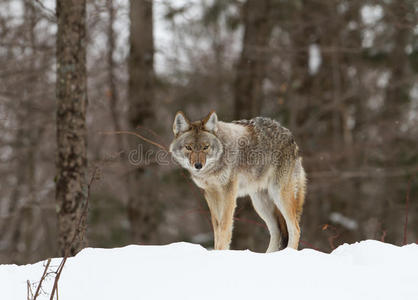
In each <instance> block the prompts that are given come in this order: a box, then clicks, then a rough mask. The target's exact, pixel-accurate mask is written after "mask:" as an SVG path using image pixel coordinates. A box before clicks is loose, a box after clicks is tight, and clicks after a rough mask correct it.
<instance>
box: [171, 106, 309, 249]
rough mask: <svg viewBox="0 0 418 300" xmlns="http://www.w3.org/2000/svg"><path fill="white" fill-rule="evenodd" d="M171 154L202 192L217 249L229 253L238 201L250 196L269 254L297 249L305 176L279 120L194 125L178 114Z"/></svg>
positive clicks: (213, 115)
mask: <svg viewBox="0 0 418 300" xmlns="http://www.w3.org/2000/svg"><path fill="white" fill-rule="evenodd" d="M173 132H174V140H173V142H172V143H171V145H170V152H171V153H172V155H173V157H174V159H175V160H176V161H177V162H178V163H179V164H180V165H181V166H182V167H183V168H185V169H187V170H188V171H189V172H190V174H191V178H192V179H193V181H194V182H195V183H196V185H197V186H198V187H200V188H202V189H203V190H204V194H205V198H206V201H207V203H208V206H209V209H210V213H211V219H212V226H213V231H214V239H215V249H218V250H222V249H229V245H230V243H231V238H232V226H233V217H234V210H235V207H236V198H237V197H242V196H245V195H249V196H250V197H251V200H252V204H253V206H254V208H255V210H256V212H257V213H258V215H259V216H260V217H261V218H262V219H263V220H264V222H265V223H266V225H267V228H268V230H269V232H270V243H269V246H268V248H267V252H273V251H277V250H279V249H280V246H282V247H286V246H287V247H292V248H294V249H297V248H298V244H299V236H300V229H299V220H300V215H301V213H302V206H303V202H304V198H305V190H306V177H305V171H304V169H303V167H302V158H301V157H300V155H299V149H298V146H297V145H296V143H295V140H294V138H293V136H292V134H291V133H290V131H289V130H288V129H286V128H284V127H282V126H281V125H280V124H279V123H278V122H277V121H274V120H272V119H269V118H263V117H256V118H254V119H251V120H240V121H233V122H232V123H226V122H222V121H218V117H217V115H216V113H215V112H214V111H212V112H210V113H209V115H208V116H207V117H206V118H204V119H203V120H199V121H196V122H190V121H189V120H188V119H187V118H186V116H185V115H184V114H183V112H181V111H180V112H178V113H177V114H176V116H175V119H174V123H173Z"/></svg>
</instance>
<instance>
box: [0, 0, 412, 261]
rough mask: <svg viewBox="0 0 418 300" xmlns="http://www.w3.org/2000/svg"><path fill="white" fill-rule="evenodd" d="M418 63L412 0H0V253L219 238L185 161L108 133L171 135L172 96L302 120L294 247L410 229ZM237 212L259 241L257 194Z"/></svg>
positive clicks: (230, 113) (225, 114) (33, 255)
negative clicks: (79, 224) (80, 236)
mask: <svg viewBox="0 0 418 300" xmlns="http://www.w3.org/2000/svg"><path fill="white" fill-rule="evenodd" d="M417 79H418V1H417V0H381V1H377V0H374V1H372V0H370V1H369V0H292V1H291V0H193V1H187V0H181V1H175V0H155V1H152V0H130V1H128V0H118V1H112V0H90V1H86V0H57V1H56V3H55V1H48V0H0V178H1V180H0V263H28V262H34V261H37V260H40V259H44V258H46V257H51V256H59V255H63V253H64V249H67V248H68V247H70V244H72V246H71V247H72V248H71V254H75V253H76V252H77V251H78V250H79V249H81V248H82V247H86V246H90V247H120V246H124V245H128V244H132V243H137V244H167V243H171V242H176V241H188V242H193V243H200V244H202V245H204V246H206V247H212V245H213V237H212V228H211V224H210V215H209V210H208V208H207V205H206V202H205V200H204V197H203V194H202V193H201V191H200V190H199V189H198V188H197V187H196V186H195V185H194V183H193V182H192V181H191V180H190V179H189V175H188V174H187V173H186V172H185V171H183V170H182V169H180V167H179V166H177V165H176V164H174V163H172V162H171V159H170V157H169V156H167V159H166V160H167V163H161V161H158V160H157V159H156V157H155V153H157V151H158V150H159V148H158V147H155V146H154V145H151V144H149V143H146V142H144V141H143V140H141V139H138V138H137V137H135V136H133V135H127V134H120V135H115V134H104V133H105V132H108V131H121V130H127V131H131V132H136V133H138V134H141V135H142V136H144V137H147V138H148V139H150V140H152V141H154V142H156V143H158V144H160V145H162V146H164V147H167V146H168V145H169V143H170V142H171V140H172V122H173V118H174V114H175V113H176V112H177V111H178V110H183V111H184V112H185V113H186V115H187V116H189V117H190V118H191V119H199V118H202V117H203V116H205V115H206V114H207V113H208V112H209V111H210V110H216V112H217V114H218V116H219V117H220V119H221V120H223V121H232V120H235V119H242V118H252V117H255V116H259V115H262V116H266V117H271V118H274V119H276V120H278V121H280V122H281V123H282V124H283V125H284V126H285V127H287V128H289V129H290V130H291V131H292V132H293V134H294V135H295V137H296V141H297V143H298V145H299V147H300V148H301V149H302V152H303V159H304V166H305V169H306V172H307V176H308V193H307V198H306V202H305V203H306V204H305V206H304V213H303V215H302V219H301V229H302V235H301V244H300V248H307V247H308V248H315V249H319V250H322V251H325V252H329V251H331V250H332V249H333V248H335V247H336V246H338V245H339V244H342V243H353V242H355V241H359V240H363V239H377V240H383V241H386V242H391V243H394V244H397V245H402V244H403V243H404V242H405V241H406V242H409V243H411V242H417V241H418V202H417V195H418V176H416V173H417V172H418V80H417ZM145 151H148V153H151V155H150V157H149V159H142V160H141V159H140V158H139V157H137V158H136V159H133V157H134V156H135V155H137V154H139V153H145ZM137 156H138V155H137ZM87 205H88V207H87ZM87 209H88V218H87V220H85V222H84V223H83V230H84V231H86V233H85V238H84V240H83V241H81V240H80V241H79V242H77V243H75V244H74V243H71V236H72V235H73V233H74V231H75V230H77V229H75V225H74V224H75V223H76V220H78V218H79V216H80V214H82V212H83V211H84V210H87ZM406 222H407V223H406ZM406 224H407V227H406ZM234 227H235V230H234V236H233V244H232V249H247V248H249V249H251V250H253V251H260V252H263V251H265V249H266V248H267V244H268V238H269V234H268V231H267V229H266V228H265V225H264V223H263V222H262V220H261V219H260V218H259V217H258V216H257V215H256V213H255V212H254V211H253V209H252V208H251V204H250V202H249V200H248V199H240V200H239V206H238V208H237V213H236V218H235V226H234ZM405 232H406V235H405Z"/></svg>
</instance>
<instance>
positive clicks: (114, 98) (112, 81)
mask: <svg viewBox="0 0 418 300" xmlns="http://www.w3.org/2000/svg"><path fill="white" fill-rule="evenodd" d="M106 6H107V10H108V14H109V23H108V24H107V26H108V27H107V46H108V49H107V68H108V72H107V75H108V83H109V100H110V112H111V114H112V120H113V126H114V128H115V130H116V131H119V130H120V121H119V112H118V89H117V87H116V74H115V60H114V58H113V56H114V53H115V44H116V43H115V31H114V29H113V25H114V23H115V14H116V11H115V6H114V3H113V0H106ZM115 138H116V139H117V141H118V144H119V147H122V146H123V139H122V138H123V137H122V135H117V136H116V137H115Z"/></svg>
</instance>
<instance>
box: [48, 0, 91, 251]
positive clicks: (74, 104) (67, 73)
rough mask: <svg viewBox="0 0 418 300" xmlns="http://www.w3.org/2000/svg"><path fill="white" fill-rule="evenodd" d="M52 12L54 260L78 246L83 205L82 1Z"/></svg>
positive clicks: (64, 1) (62, 2) (62, 1)
mask: <svg viewBox="0 0 418 300" xmlns="http://www.w3.org/2000/svg"><path fill="white" fill-rule="evenodd" d="M56 10H57V22H58V32H57V54H56V55H57V83H56V93H57V116H56V118H57V120H56V121H57V178H56V203H57V214H58V235H59V238H58V239H59V251H60V255H65V252H66V251H68V250H69V253H70V254H71V255H75V254H76V253H77V252H78V251H79V250H80V249H81V248H82V247H83V242H82V241H81V240H80V239H79V238H76V239H75V240H74V243H73V244H72V245H71V241H72V240H73V238H74V236H75V235H76V230H77V228H76V227H77V225H78V224H77V222H78V220H79V218H80V215H81V213H82V211H83V209H84V206H85V205H86V200H87V179H86V176H87V155H86V150H87V129H86V107H87V84H86V83H87V82H86V81H87V80H86V1H85V0H57V2H56ZM82 230H85V228H84V229H82Z"/></svg>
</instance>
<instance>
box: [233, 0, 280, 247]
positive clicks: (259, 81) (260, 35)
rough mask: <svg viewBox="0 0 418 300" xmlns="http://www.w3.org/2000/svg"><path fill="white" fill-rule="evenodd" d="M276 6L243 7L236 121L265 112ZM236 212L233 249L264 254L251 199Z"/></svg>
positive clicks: (259, 1) (256, 1)
mask: <svg viewBox="0 0 418 300" xmlns="http://www.w3.org/2000/svg"><path fill="white" fill-rule="evenodd" d="M272 6H273V5H272V1H270V0H247V2H246V3H245V4H244V7H243V22H244V30H245V32H244V38H243V43H242V51H241V57H240V59H239V61H238V64H237V66H236V79H235V86H234V90H235V100H234V103H235V118H236V119H242V118H247V119H249V118H253V117H256V116H258V115H259V114H260V112H261V104H262V100H263V96H264V95H263V81H264V78H265V76H266V61H267V57H268V53H269V49H268V44H269V40H270V35H271V31H272V25H273V24H272V20H271V13H272ZM236 211H237V213H236V217H237V221H238V222H236V224H235V229H234V236H233V239H232V248H233V249H246V248H248V249H252V250H262V249H263V248H264V247H265V245H260V242H256V241H257V237H259V236H260V235H261V233H262V232H260V228H259V227H257V226H254V224H251V223H247V222H246V220H248V219H250V220H251V219H255V218H257V215H256V214H255V212H254V209H252V206H251V202H250V199H249V198H248V197H247V198H246V199H242V200H241V201H239V202H238V207H237V210H236Z"/></svg>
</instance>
